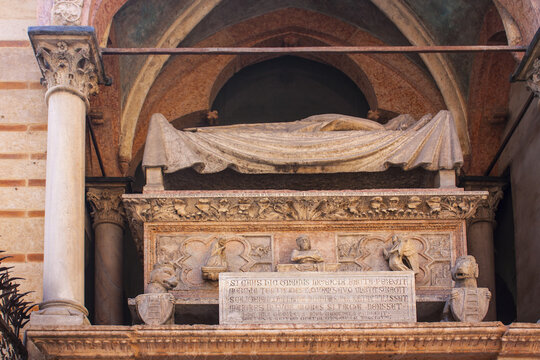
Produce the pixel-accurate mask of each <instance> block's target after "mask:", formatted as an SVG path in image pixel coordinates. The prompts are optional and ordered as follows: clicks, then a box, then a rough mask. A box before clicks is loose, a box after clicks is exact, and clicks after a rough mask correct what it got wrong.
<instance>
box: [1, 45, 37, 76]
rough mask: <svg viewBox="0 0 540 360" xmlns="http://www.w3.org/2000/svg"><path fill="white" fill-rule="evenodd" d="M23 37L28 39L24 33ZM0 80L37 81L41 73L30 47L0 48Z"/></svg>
mask: <svg viewBox="0 0 540 360" xmlns="http://www.w3.org/2000/svg"><path fill="white" fill-rule="evenodd" d="M25 39H28V35H26V37H25ZM0 58H1V59H2V61H1V62H0V81H32V82H39V79H41V73H40V72H39V67H37V66H36V58H35V56H34V53H33V52H32V48H31V47H27V48H12V47H6V48H0Z"/></svg>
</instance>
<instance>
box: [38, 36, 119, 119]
mask: <svg viewBox="0 0 540 360" xmlns="http://www.w3.org/2000/svg"><path fill="white" fill-rule="evenodd" d="M28 35H29V37H30V41H31V42H32V46H33V48H34V53H35V56H36V59H37V62H38V65H39V67H40V70H41V73H42V75H43V78H42V80H41V81H42V84H44V85H46V86H47V89H48V91H47V94H46V96H45V97H46V98H48V96H49V95H50V94H51V93H52V92H53V91H55V90H63V91H68V92H72V93H74V94H76V95H78V96H79V97H81V99H83V101H84V102H85V103H86V105H87V109H89V102H88V97H89V96H90V95H94V94H96V93H97V92H98V84H108V83H110V80H109V79H107V77H106V76H105V73H104V69H103V63H102V61H101V56H100V53H99V47H98V45H97V41H96V38H95V35H94V29H93V28H91V27H74V26H73V27H71V26H70V27H68V26H37V27H30V28H29V30H28Z"/></svg>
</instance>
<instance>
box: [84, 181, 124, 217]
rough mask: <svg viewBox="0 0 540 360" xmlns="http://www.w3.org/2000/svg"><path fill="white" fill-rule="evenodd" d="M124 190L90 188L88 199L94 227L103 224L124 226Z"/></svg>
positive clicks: (87, 194)
mask: <svg viewBox="0 0 540 360" xmlns="http://www.w3.org/2000/svg"><path fill="white" fill-rule="evenodd" d="M123 194H124V189H123V188H111V189H106V188H90V189H89V190H88V192H87V193H86V198H87V200H88V203H89V204H90V207H91V208H92V211H91V212H90V215H91V216H92V219H93V221H94V227H96V226H97V225H99V224H102V223H113V224H117V225H120V226H122V227H123V226H124V219H125V212H124V207H123V205H122V195H123Z"/></svg>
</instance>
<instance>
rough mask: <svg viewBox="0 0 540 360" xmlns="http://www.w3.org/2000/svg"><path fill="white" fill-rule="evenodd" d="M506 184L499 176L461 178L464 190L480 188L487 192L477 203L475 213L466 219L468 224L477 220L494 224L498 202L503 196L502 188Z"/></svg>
mask: <svg viewBox="0 0 540 360" xmlns="http://www.w3.org/2000/svg"><path fill="white" fill-rule="evenodd" d="M506 184H507V182H506V180H504V179H499V178H476V177H468V178H464V179H462V181H461V186H463V187H464V188H465V190H472V191H478V190H482V191H487V192H489V195H488V197H487V198H486V199H483V200H481V201H480V202H479V203H478V207H477V208H476V213H475V215H474V216H473V217H471V218H469V219H467V223H468V224H469V225H472V224H473V223H475V222H479V221H488V222H492V223H493V224H495V213H496V212H497V208H498V207H499V202H500V201H501V200H502V198H503V195H504V191H503V190H504V188H505V186H506Z"/></svg>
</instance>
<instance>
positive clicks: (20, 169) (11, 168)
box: [0, 159, 46, 179]
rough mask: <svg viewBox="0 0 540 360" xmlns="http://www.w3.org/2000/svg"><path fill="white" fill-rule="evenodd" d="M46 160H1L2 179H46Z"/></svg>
mask: <svg viewBox="0 0 540 360" xmlns="http://www.w3.org/2000/svg"><path fill="white" fill-rule="evenodd" d="M45 165H46V160H33V159H8V160H0V169H3V170H2V171H1V172H0V179H45Z"/></svg>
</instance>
